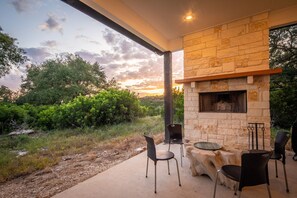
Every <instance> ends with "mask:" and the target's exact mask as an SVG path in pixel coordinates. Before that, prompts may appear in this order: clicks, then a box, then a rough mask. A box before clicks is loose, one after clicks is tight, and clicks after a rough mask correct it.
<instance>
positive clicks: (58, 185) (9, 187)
mask: <svg viewBox="0 0 297 198" xmlns="http://www.w3.org/2000/svg"><path fill="white" fill-rule="evenodd" d="M154 138H155V141H156V143H160V142H161V141H162V138H163V134H159V135H156V136H155V137H154ZM145 146H146V143H145V140H144V138H143V136H140V135H135V136H132V137H127V138H125V139H117V140H113V141H110V142H108V143H102V144H99V145H98V146H97V147H96V148H94V149H92V150H90V151H89V152H87V153H80V154H75V155H69V156H63V157H62V160H61V161H60V162H59V163H58V164H57V165H55V166H53V167H48V168H45V169H43V170H40V171H36V172H34V173H32V174H30V175H26V176H21V177H18V178H16V179H13V180H11V181H7V182H5V183H3V184H0V197H1V198H8V197H9V198H17V197H26V198H27V197H51V196H53V195H55V194H57V193H59V192H62V191H64V190H66V189H67V188H70V187H72V186H74V185H76V184H78V183H80V182H82V181H84V180H86V179H88V178H90V177H92V176H94V175H96V174H98V173H100V172H103V171H105V170H107V169H108V168H110V167H112V166H114V165H116V164H118V163H121V162H122V161H124V160H127V159H129V158H130V157H133V156H135V155H137V154H138V153H140V152H142V151H143V148H144V147H145ZM141 148H142V149H141Z"/></svg>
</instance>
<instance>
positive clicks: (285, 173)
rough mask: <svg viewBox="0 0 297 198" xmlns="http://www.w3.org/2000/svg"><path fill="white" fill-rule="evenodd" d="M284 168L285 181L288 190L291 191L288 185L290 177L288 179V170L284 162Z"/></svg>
mask: <svg viewBox="0 0 297 198" xmlns="http://www.w3.org/2000/svg"><path fill="white" fill-rule="evenodd" d="M283 168H284V175H285V181H286V188H287V189H286V190H287V192H289V187H288V179H287V172H286V165H285V164H284V163H283Z"/></svg>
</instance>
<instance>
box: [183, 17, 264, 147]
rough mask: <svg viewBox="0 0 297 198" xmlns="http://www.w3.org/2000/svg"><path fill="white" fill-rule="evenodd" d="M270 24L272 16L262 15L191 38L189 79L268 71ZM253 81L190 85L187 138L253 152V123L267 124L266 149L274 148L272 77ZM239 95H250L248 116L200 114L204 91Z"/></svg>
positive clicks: (187, 65)
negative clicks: (242, 92)
mask: <svg viewBox="0 0 297 198" xmlns="http://www.w3.org/2000/svg"><path fill="white" fill-rule="evenodd" d="M267 21H268V13H262V14H259V15H256V16H252V17H248V18H245V19H241V20H238V21H234V22H231V23H228V24H224V25H220V26H217V27H214V28H210V29H207V30H204V31H201V32H197V33H194V34H191V35H187V36H185V37H184V77H185V78H190V77H201V76H211V75H217V74H227V73H240V72H246V71H255V70H263V69H268V68H269V51H268V50H269V30H268V25H267ZM249 78H250V79H249V80H248V77H243V78H236V79H228V80H217V81H205V82H192V83H187V84H185V85H184V93H185V104H184V108H185V120H184V121H185V125H184V127H185V137H186V138H188V139H191V140H194V141H212V142H217V143H219V144H222V145H227V146H233V147H236V148H241V149H247V148H248V130H247V124H248V123H249V122H263V123H264V124H265V129H266V131H265V138H264V139H265V146H266V149H268V148H269V146H270V110H269V109H270V108H269V82H270V76H254V77H253V78H251V77H249ZM251 79H252V80H251ZM248 81H249V82H248ZM234 90H247V113H206V112H203V113H202V112H199V92H218V91H234ZM260 145H262V144H260Z"/></svg>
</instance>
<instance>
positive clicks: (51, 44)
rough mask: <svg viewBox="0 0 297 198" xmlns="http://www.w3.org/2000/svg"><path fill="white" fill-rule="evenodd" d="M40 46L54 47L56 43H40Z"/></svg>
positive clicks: (52, 41)
mask: <svg viewBox="0 0 297 198" xmlns="http://www.w3.org/2000/svg"><path fill="white" fill-rule="evenodd" d="M41 45H42V46H45V47H56V46H57V45H58V43H57V41H54V40H51V41H45V42H42V43H41Z"/></svg>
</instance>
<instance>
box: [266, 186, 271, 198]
mask: <svg viewBox="0 0 297 198" xmlns="http://www.w3.org/2000/svg"><path fill="white" fill-rule="evenodd" d="M266 186H267V190H268V195H269V198H271V192H270V188H269V185H268V184H267V185H266Z"/></svg>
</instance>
